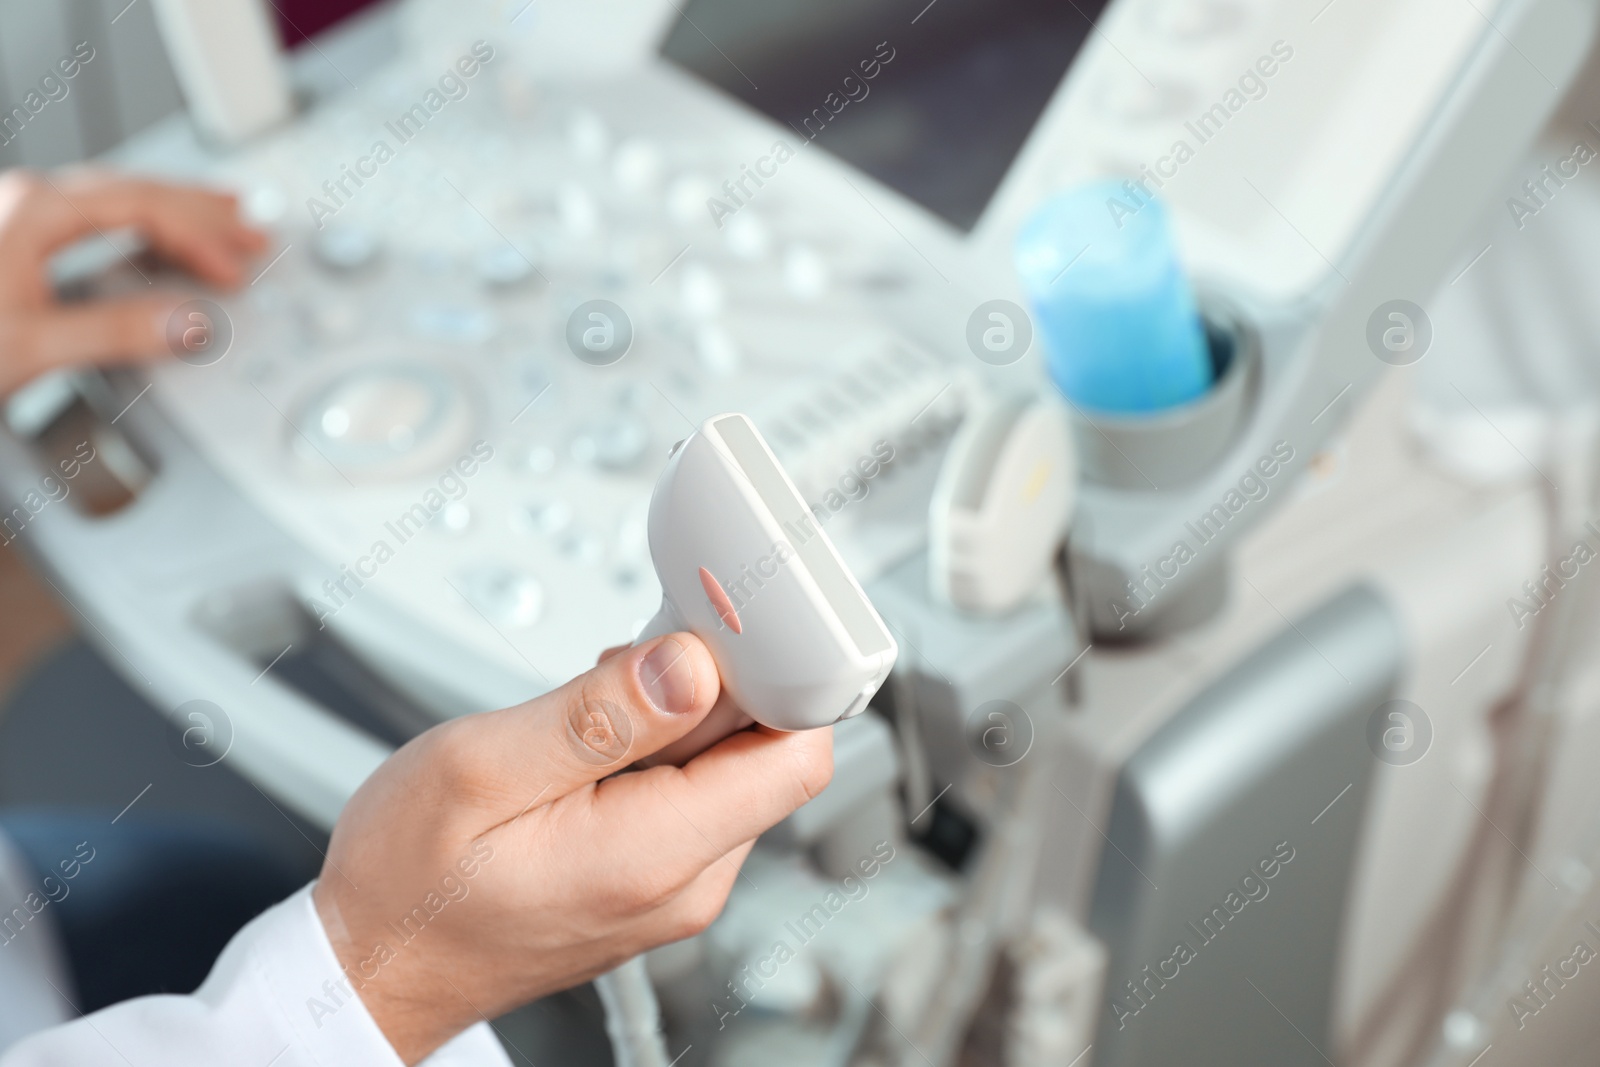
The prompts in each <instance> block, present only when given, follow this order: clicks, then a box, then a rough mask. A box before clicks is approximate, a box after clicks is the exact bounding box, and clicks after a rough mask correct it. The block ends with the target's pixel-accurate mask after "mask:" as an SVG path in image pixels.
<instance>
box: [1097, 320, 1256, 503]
mask: <svg viewBox="0 0 1600 1067" xmlns="http://www.w3.org/2000/svg"><path fill="white" fill-rule="evenodd" d="M1200 310H1201V315H1202V317H1203V318H1204V320H1205V329H1206V339H1207V342H1208V343H1209V345H1210V348H1211V362H1212V366H1213V367H1214V368H1215V372H1216V378H1215V383H1214V384H1213V385H1212V387H1211V388H1210V390H1208V391H1207V392H1206V394H1205V395H1204V396H1202V397H1200V398H1199V399H1198V400H1195V401H1193V402H1192V403H1188V404H1184V405H1182V406H1181V407H1176V408H1171V409H1169V410H1167V411H1161V412H1156V413H1154V414H1149V413H1141V414H1137V415H1124V414H1118V413H1113V412H1099V411H1093V412H1091V411H1088V410H1086V409H1083V408H1079V407H1074V408H1073V412H1072V425H1073V435H1074V438H1075V443H1076V444H1077V447H1078V457H1079V462H1080V464H1081V465H1082V470H1083V474H1084V477H1085V478H1086V479H1087V480H1088V481H1091V482H1094V483H1097V484H1099V485H1105V486H1109V487H1112V488H1116V489H1129V490H1135V491H1138V490H1145V491H1153V490H1157V489H1169V488H1175V487H1177V486H1181V485H1183V484H1184V483H1186V482H1189V481H1191V480H1193V479H1194V478H1196V477H1198V476H1199V475H1200V474H1202V473H1204V472H1205V471H1206V470H1207V469H1208V468H1209V467H1210V466H1211V465H1212V464H1213V463H1215V462H1216V461H1217V460H1218V459H1219V458H1221V456H1222V455H1223V453H1225V452H1226V451H1227V449H1228V446H1229V445H1230V444H1232V443H1233V440H1234V438H1235V437H1236V436H1237V435H1238V433H1239V430H1240V429H1241V428H1242V427H1243V426H1244V424H1245V421H1246V420H1247V419H1248V417H1249V414H1250V411H1251V409H1252V408H1253V407H1254V406H1255V403H1256V397H1257V395H1258V393H1259V383H1260V378H1261V344H1260V339H1259V338H1258V337H1257V336H1256V334H1255V332H1254V331H1253V330H1251V329H1250V328H1249V327H1248V326H1247V325H1245V323H1244V321H1243V319H1242V318H1241V317H1240V316H1239V315H1238V314H1237V313H1236V312H1235V311H1234V310H1233V309H1232V308H1230V307H1228V306H1227V305H1225V304H1223V303H1221V302H1219V301H1215V300H1209V299H1206V298H1204V297H1202V299H1201V301H1200Z"/></svg>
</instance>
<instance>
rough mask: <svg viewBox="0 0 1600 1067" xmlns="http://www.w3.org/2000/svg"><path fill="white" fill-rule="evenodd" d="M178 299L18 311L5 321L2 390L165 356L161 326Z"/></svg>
mask: <svg viewBox="0 0 1600 1067" xmlns="http://www.w3.org/2000/svg"><path fill="white" fill-rule="evenodd" d="M177 306H178V301H177V300H175V299H173V298H171V297H134V298H132V299H127V300H107V301H102V302H98V303H92V304H76V305H70V306H67V307H55V308H50V309H47V310H44V311H37V312H28V313H18V314H15V315H13V316H11V317H9V319H8V321H7V322H6V323H5V326H4V332H3V336H4V338H5V341H4V349H5V352H6V356H7V358H6V376H7V380H6V389H7V390H9V389H11V388H15V387H16V386H18V385H21V384H22V383H23V382H25V381H27V380H29V379H31V378H33V377H35V376H36V375H39V374H43V373H44V372H46V371H50V370H58V369H60V368H63V367H75V366H82V365H85V364H91V363H94V364H103V363H128V362H138V361H143V360H148V359H157V358H162V357H167V356H169V355H170V353H169V352H168V351H167V346H166V336H165V331H166V323H167V320H168V319H169V318H170V317H171V316H172V313H173V311H174V309H175V308H176V307H177Z"/></svg>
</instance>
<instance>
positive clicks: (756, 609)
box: [638, 415, 899, 740]
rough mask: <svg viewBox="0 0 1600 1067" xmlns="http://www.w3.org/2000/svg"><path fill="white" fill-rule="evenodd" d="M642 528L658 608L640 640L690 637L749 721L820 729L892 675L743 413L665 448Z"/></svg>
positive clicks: (846, 575) (881, 644)
mask: <svg viewBox="0 0 1600 1067" xmlns="http://www.w3.org/2000/svg"><path fill="white" fill-rule="evenodd" d="M648 529H649V539H650V555H651V558H652V560H653V561H654V563H655V568H656V575H657V577H658V578H659V579H660V581H661V589H662V604H661V611H660V612H659V613H658V614H657V615H656V617H655V618H654V619H652V620H651V621H650V623H648V624H647V625H646V626H645V628H644V630H643V632H642V633H641V634H640V636H639V639H638V640H639V641H645V640H648V639H649V638H651V637H655V636H657V635H660V634H665V633H672V632H674V631H679V630H688V631H689V632H691V633H693V634H695V636H697V637H699V638H700V639H701V640H702V641H704V642H705V643H706V646H707V647H708V648H709V649H710V650H711V655H712V657H713V658H714V659H715V660H716V662H717V669H718V671H719V672H720V674H721V675H722V685H723V690H724V692H725V693H726V694H727V695H728V696H730V697H732V699H733V701H734V702H735V703H736V704H737V705H738V707H739V708H740V709H741V710H742V711H743V712H744V713H745V714H747V715H749V716H750V717H751V718H752V719H754V720H755V721H756V722H759V723H761V724H762V725H764V726H770V727H774V728H776V729H779V730H809V729H816V728H818V727H823V726H827V725H829V724H831V723H834V722H837V721H839V720H840V719H844V718H848V717H850V716H852V715H856V714H859V713H860V712H861V711H863V710H864V709H865V708H866V706H867V702H868V701H869V700H870V699H871V698H872V696H873V694H874V693H876V692H877V691H878V687H879V686H881V685H882V684H883V682H884V680H885V679H886V678H888V676H889V670H890V668H892V667H893V666H894V661H895V657H896V656H897V655H898V653H899V649H898V647H897V646H896V644H895V641H894V638H893V637H892V636H891V635H890V633H889V630H888V628H887V627H886V626H885V625H884V623H883V620H882V619H881V618H880V617H879V616H878V613H877V611H876V609H874V608H873V606H872V603H871V601H869V600H868V599H867V596H866V594H865V593H864V592H862V589H861V585H860V584H859V583H858V582H857V581H856V579H855V576H854V575H852V574H851V573H850V570H849V568H848V567H846V566H845V564H844V561H843V560H842V559H840V557H839V554H838V552H837V551H836V550H835V549H834V547H833V544H832V542H830V541H829V540H828V536H827V534H826V533H824V532H823V531H822V528H821V527H820V526H819V525H818V524H817V521H816V518H815V517H814V516H813V515H812V513H811V510H810V509H809V508H807V507H806V505H805V503H804V502H803V501H802V499H801V497H800V494H799V493H798V492H797V491H796V489H795V487H794V483H793V482H792V481H790V479H789V476H788V475H787V474H786V473H785V472H784V470H783V468H782V467H781V466H780V465H779V463H778V461H777V459H776V458H775V457H774V456H773V454H772V450H771V449H770V448H769V447H768V446H767V443H766V441H764V440H763V439H762V437H761V435H760V434H759V433H758V432H757V431H756V428H755V425H754V424H753V423H752V422H751V421H750V420H749V419H748V418H746V417H745V416H744V415H717V416H714V417H712V418H710V419H707V420H706V421H705V423H703V424H702V425H701V427H700V429H699V430H697V431H696V432H695V433H694V434H692V435H691V436H690V437H689V438H688V439H687V440H686V441H684V442H683V443H681V444H680V445H679V446H678V447H677V448H676V449H675V450H674V452H673V454H672V458H671V459H670V460H669V461H668V463H667V466H666V469H665V470H664V471H662V473H661V477H660V480H658V481H657V483H656V488H655V494H654V496H652V498H651V501H650V516H649V524H648ZM713 740H714V739H713Z"/></svg>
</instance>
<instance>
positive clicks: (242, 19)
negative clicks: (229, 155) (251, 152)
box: [155, 0, 294, 145]
mask: <svg viewBox="0 0 1600 1067" xmlns="http://www.w3.org/2000/svg"><path fill="white" fill-rule="evenodd" d="M155 12H156V22H157V25H159V26H160V28H161V36H162V39H163V40H164V41H165V42H166V45H167V52H168V54H169V56H170V57H171V59H172V66H173V70H174V72H175V73H176V74H177V76H178V81H179V83H180V84H181V85H182V86H183V94H184V96H185V97H186V98H187V99H188V101H189V108H190V111H191V113H192V114H193V116H194V121H195V124H196V125H197V126H199V127H200V129H202V130H203V131H204V132H205V134H206V135H207V136H208V137H210V138H212V139H213V140H215V141H217V142H219V143H221V144H225V145H232V144H238V143H240V142H241V141H246V140H249V139H250V138H251V137H254V136H255V135H256V134H258V133H261V132H263V131H265V130H268V129H271V128H272V127H274V126H276V125H278V124H279V123H282V122H284V121H285V120H287V119H288V118H289V116H290V115H292V114H293V113H294V98H293V95H292V94H291V92H290V89H289V81H288V77H287V75H286V73H285V71H284V67H283V63H282V61H281V60H280V58H279V54H278V53H279V44H278V36H277V33H276V31H274V29H273V27H272V20H271V19H270V18H268V16H267V10H266V5H265V4H263V3H262V2H261V0H155Z"/></svg>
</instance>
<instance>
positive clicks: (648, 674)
mask: <svg viewBox="0 0 1600 1067" xmlns="http://www.w3.org/2000/svg"><path fill="white" fill-rule="evenodd" d="M639 684H640V685H642V686H643V687H644V695H645V696H646V697H648V698H649V699H650V703H651V704H654V705H655V707H656V710H657V711H664V712H666V713H667V714H669V715H682V714H683V713H684V712H686V711H692V710H694V664H693V663H691V662H690V661H689V650H688V649H686V648H684V647H683V646H682V645H680V644H678V642H676V641H674V640H672V638H670V637H669V638H667V639H666V640H665V641H662V642H661V643H660V644H658V645H656V647H655V648H652V649H651V650H650V654H649V655H648V656H646V657H645V658H644V659H642V660H640V661H639Z"/></svg>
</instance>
